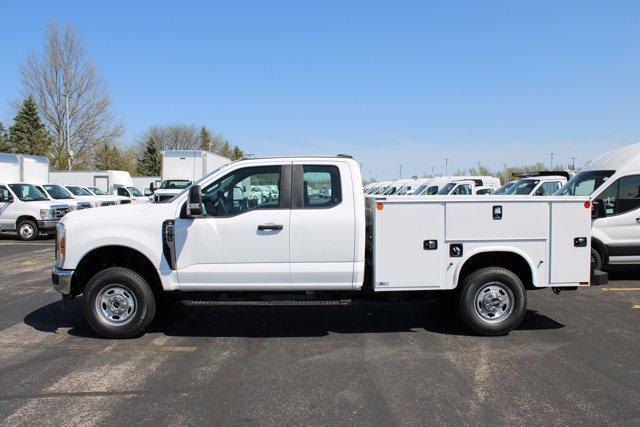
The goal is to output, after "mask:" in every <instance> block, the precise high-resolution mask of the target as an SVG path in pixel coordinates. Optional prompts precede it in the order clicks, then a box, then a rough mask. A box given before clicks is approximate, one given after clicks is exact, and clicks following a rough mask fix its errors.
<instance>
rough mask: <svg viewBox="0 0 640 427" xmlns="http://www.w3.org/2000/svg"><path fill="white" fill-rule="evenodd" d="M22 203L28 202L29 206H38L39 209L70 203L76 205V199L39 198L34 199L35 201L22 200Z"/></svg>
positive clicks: (67, 205)
mask: <svg viewBox="0 0 640 427" xmlns="http://www.w3.org/2000/svg"><path fill="white" fill-rule="evenodd" d="M22 203H26V204H27V206H32V207H36V208H38V209H50V208H52V207H54V206H55V207H57V206H65V207H69V205H74V206H75V201H74V200H65V201H62V200H38V201H33V202H22Z"/></svg>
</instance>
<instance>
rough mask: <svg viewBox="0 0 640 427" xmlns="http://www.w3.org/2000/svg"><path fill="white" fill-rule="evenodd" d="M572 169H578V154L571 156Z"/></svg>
mask: <svg viewBox="0 0 640 427" xmlns="http://www.w3.org/2000/svg"><path fill="white" fill-rule="evenodd" d="M571 170H572V171H574V172H575V170H576V156H571Z"/></svg>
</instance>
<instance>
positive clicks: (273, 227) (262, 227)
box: [258, 224, 283, 231]
mask: <svg viewBox="0 0 640 427" xmlns="http://www.w3.org/2000/svg"><path fill="white" fill-rule="evenodd" d="M282 228H283V227H282V226H281V225H279V224H260V225H259V226H258V231H265V230H276V231H280V230H282Z"/></svg>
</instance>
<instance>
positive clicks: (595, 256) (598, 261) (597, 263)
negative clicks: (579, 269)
mask: <svg viewBox="0 0 640 427" xmlns="http://www.w3.org/2000/svg"><path fill="white" fill-rule="evenodd" d="M591 261H593V266H594V268H595V269H596V270H600V271H602V267H603V264H604V263H603V262H602V254H601V253H600V251H599V250H598V249H596V248H594V247H593V246H592V247H591Z"/></svg>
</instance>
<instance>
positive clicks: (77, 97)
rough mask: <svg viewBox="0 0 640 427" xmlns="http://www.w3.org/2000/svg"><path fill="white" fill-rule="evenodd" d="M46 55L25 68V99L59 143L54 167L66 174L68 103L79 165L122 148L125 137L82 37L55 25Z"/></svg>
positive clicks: (68, 27)
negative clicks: (107, 148) (109, 148)
mask: <svg viewBox="0 0 640 427" xmlns="http://www.w3.org/2000/svg"><path fill="white" fill-rule="evenodd" d="M45 36H46V40H45V44H44V50H43V51H42V52H41V53H40V54H36V53H32V54H30V55H29V56H28V57H27V59H26V60H25V62H24V64H23V65H22V66H21V68H20V73H21V76H22V84H23V86H24V89H25V92H26V93H25V95H31V96H33V97H34V99H35V100H36V103H37V104H38V109H39V112H40V115H41V116H42V119H43V121H44V122H45V126H46V128H47V131H48V132H49V133H50V134H51V136H52V137H53V139H54V149H53V155H52V157H53V166H54V167H57V168H60V169H66V167H67V165H68V162H69V158H68V156H67V150H66V137H67V128H66V120H65V115H66V97H67V96H68V101H69V140H70V143H71V150H72V152H73V158H72V160H73V163H74V165H77V166H78V167H87V164H88V163H91V162H92V161H93V154H94V151H95V149H96V147H98V146H102V145H104V144H106V143H111V144H113V143H116V142H117V140H118V138H119V137H120V136H121V135H122V133H123V126H122V124H121V123H117V122H116V121H115V119H114V116H113V112H112V111H111V98H110V96H109V93H108V91H107V87H106V84H105V82H104V80H103V79H102V78H101V77H100V75H99V74H98V72H97V70H96V66H95V64H94V63H93V62H92V61H91V60H90V59H88V58H87V56H86V53H85V49H84V45H83V43H82V40H80V37H79V36H78V34H77V33H76V31H75V30H74V29H73V27H72V26H71V25H69V24H67V25H66V26H65V28H64V30H63V31H62V32H60V31H59V30H58V26H57V24H56V23H55V22H51V23H50V24H49V27H48V28H47V31H46V34H45Z"/></svg>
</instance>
